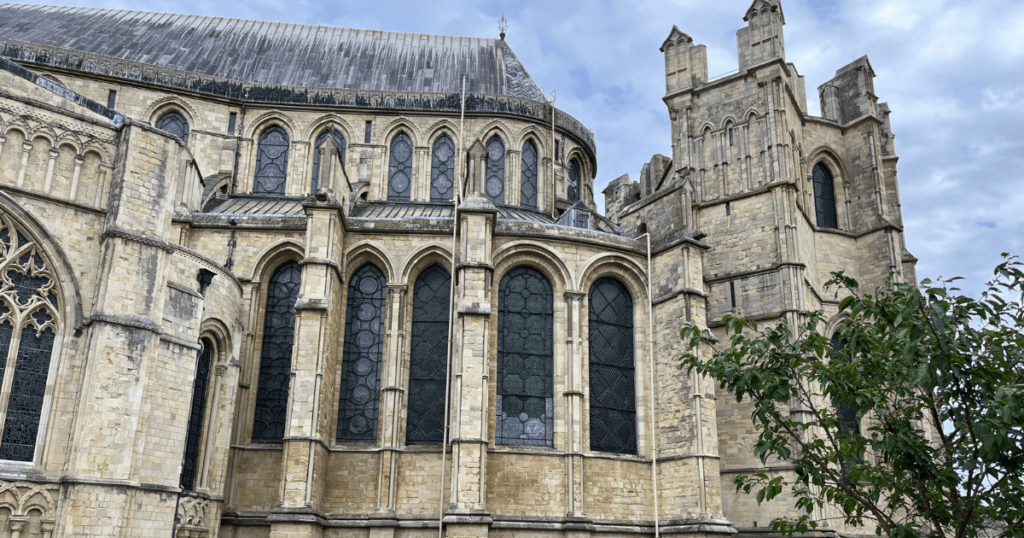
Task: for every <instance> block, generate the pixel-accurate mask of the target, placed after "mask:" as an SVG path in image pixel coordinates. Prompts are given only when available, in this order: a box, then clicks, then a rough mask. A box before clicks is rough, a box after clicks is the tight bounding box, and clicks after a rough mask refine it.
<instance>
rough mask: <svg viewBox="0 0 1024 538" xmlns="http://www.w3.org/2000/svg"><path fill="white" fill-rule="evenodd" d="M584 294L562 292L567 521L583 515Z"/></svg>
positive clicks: (579, 292)
mask: <svg viewBox="0 0 1024 538" xmlns="http://www.w3.org/2000/svg"><path fill="white" fill-rule="evenodd" d="M586 296H587V294H586V293H585V292H582V291H567V292H565V306H566V309H565V311H566V313H567V316H568V319H567V320H566V334H565V346H566V373H567V376H566V383H565V387H566V390H565V392H564V393H563V394H564V395H565V404H566V405H565V409H566V412H567V413H568V416H567V417H566V427H567V429H568V431H567V432H566V433H567V440H568V447H566V449H567V453H566V459H567V460H568V461H567V462H566V463H567V465H566V470H567V471H568V473H569V476H568V480H566V483H567V484H568V486H569V491H568V492H567V495H566V498H567V499H568V501H569V502H568V506H567V507H566V513H565V515H566V517H569V518H574V517H575V518H582V517H584V512H583V456H582V454H583V320H582V317H583V316H584V315H586V314H585V312H584V310H583V299H584V298H586Z"/></svg>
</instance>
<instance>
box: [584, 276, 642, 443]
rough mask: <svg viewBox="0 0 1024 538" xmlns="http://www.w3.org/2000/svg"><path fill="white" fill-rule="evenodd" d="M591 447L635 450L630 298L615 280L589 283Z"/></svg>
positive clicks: (626, 291)
mask: <svg viewBox="0 0 1024 538" xmlns="http://www.w3.org/2000/svg"><path fill="white" fill-rule="evenodd" d="M587 302H588V304H589V311H590V318H589V327H590V345H589V348H590V449H591V450H599V451H602V452H616V453H619V454H636V452H637V441H636V366H635V363H634V356H633V298H632V297H631V296H630V295H629V291H628V290H626V287H625V286H623V285H622V284H621V283H620V282H619V281H617V280H614V279H611V278H599V279H597V281H596V282H594V285H592V286H591V287H590V295H589V298H588V301H587Z"/></svg>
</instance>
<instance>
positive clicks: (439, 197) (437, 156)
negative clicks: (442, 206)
mask: <svg viewBox="0 0 1024 538" xmlns="http://www.w3.org/2000/svg"><path fill="white" fill-rule="evenodd" d="M454 186H455V144H454V143H453V142H452V139H451V138H448V135H441V137H440V138H438V139H437V141H436V142H434V149H433V151H431V157H430V201H431V202H448V201H450V200H451V199H452V198H453V197H454V196H453V194H454V189H453V187H454Z"/></svg>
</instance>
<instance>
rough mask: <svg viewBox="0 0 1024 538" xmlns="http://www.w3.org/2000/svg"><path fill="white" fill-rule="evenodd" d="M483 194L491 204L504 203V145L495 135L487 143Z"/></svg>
mask: <svg viewBox="0 0 1024 538" xmlns="http://www.w3.org/2000/svg"><path fill="white" fill-rule="evenodd" d="M484 192H485V193H486V194H487V199H488V200H490V201H491V203H493V204H504V203H505V143H504V142H502V141H501V139H500V138H498V136H497V135H494V136H492V137H491V139H490V140H488V141H487V179H486V182H485V185H484Z"/></svg>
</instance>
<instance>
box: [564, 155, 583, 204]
mask: <svg viewBox="0 0 1024 538" xmlns="http://www.w3.org/2000/svg"><path fill="white" fill-rule="evenodd" d="M580 187H581V183H580V163H579V161H577V160H576V159H572V160H570V161H569V182H568V183H567V184H566V186H565V197H566V198H568V199H569V203H570V204H574V203H576V202H579V201H580Z"/></svg>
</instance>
